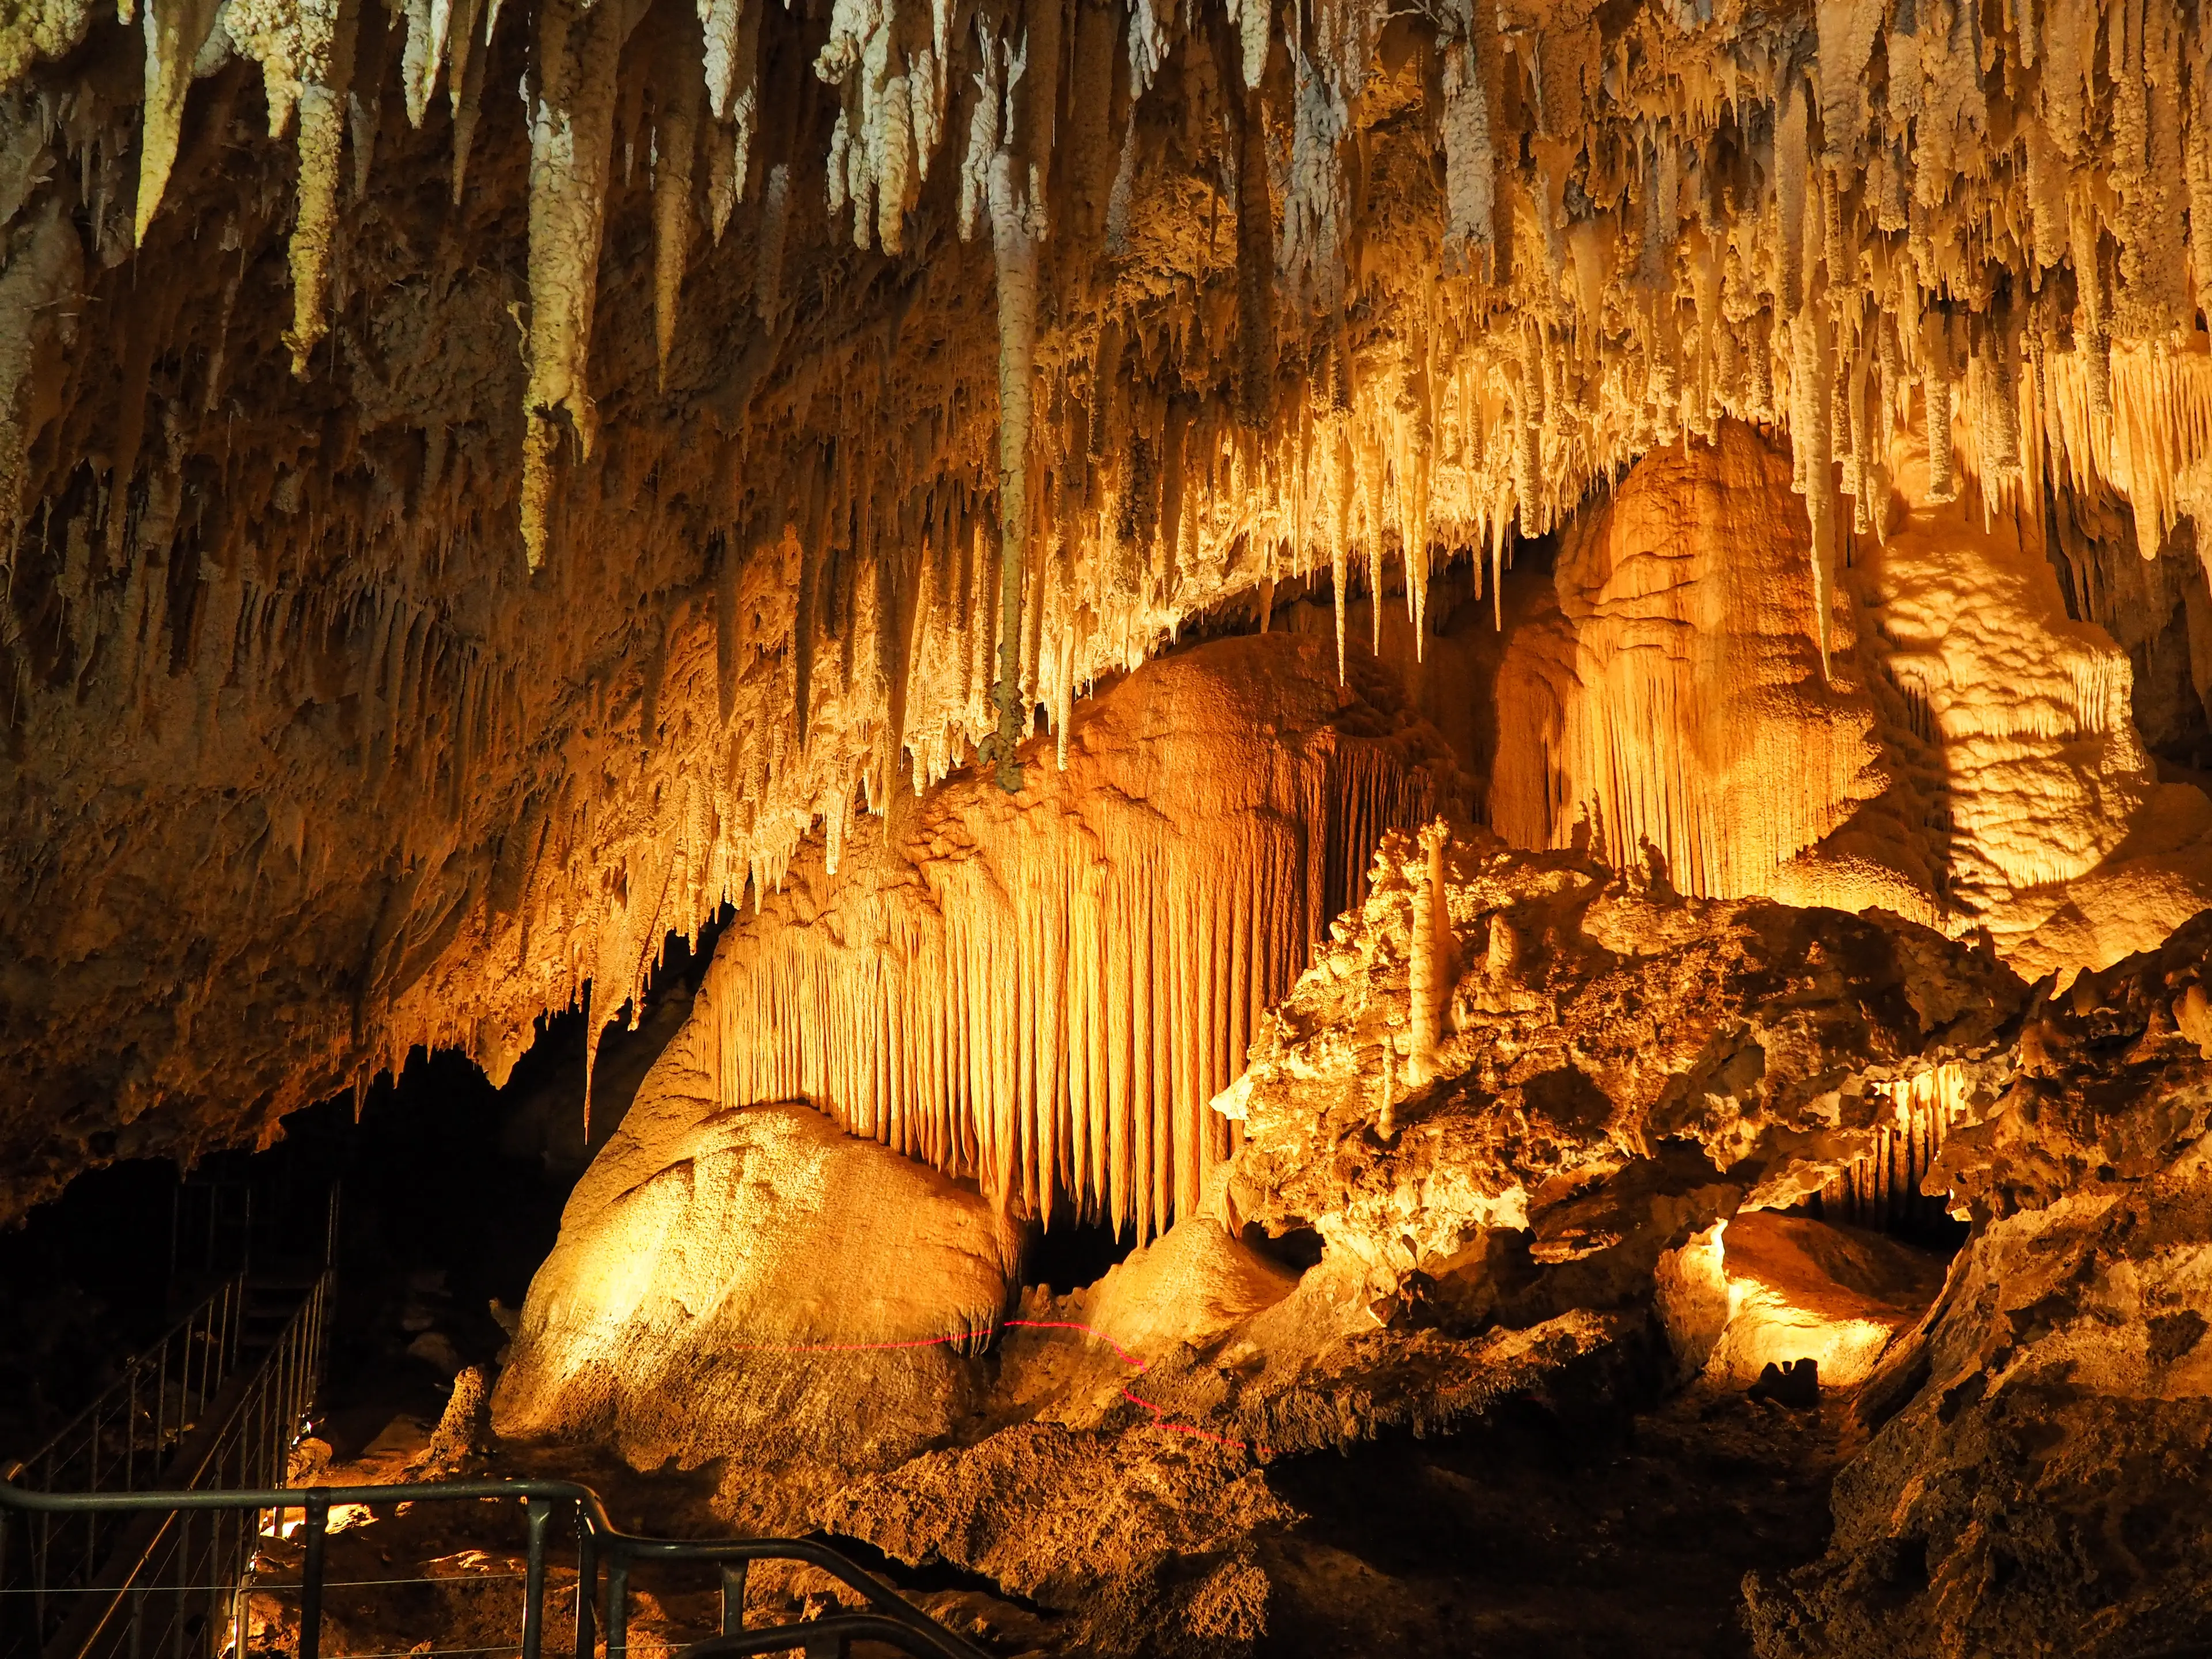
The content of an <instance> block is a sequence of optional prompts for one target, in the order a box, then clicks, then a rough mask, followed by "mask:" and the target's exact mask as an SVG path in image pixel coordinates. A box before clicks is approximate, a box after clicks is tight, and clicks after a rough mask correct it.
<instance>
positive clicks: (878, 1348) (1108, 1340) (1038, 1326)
mask: <svg viewBox="0 0 2212 1659" xmlns="http://www.w3.org/2000/svg"><path fill="white" fill-rule="evenodd" d="M1006 1325H1007V1326H1008V1327H1009V1328H1012V1327H1017V1326H1018V1327H1019V1328H1022V1329H1024V1330H1031V1331H1077V1332H1080V1333H1081V1334H1083V1335H1085V1336H1088V1337H1091V1338H1093V1339H1095V1340H1097V1341H1100V1342H1103V1343H1104V1344H1105V1345H1106V1346H1108V1347H1109V1348H1111V1349H1113V1350H1114V1352H1115V1354H1116V1355H1118V1356H1119V1357H1120V1358H1121V1363H1122V1364H1125V1365H1130V1366H1133V1367H1134V1368H1135V1369H1136V1370H1139V1371H1142V1370H1149V1369H1150V1368H1151V1362H1150V1361H1148V1360H1145V1359H1140V1358H1138V1357H1137V1356H1136V1355H1135V1354H1133V1353H1131V1352H1129V1351H1128V1350H1127V1348H1125V1347H1123V1346H1121V1344H1120V1343H1119V1342H1116V1341H1115V1340H1114V1339H1113V1338H1112V1337H1110V1336H1109V1335H1107V1334H1106V1333H1105V1332H1103V1331H1102V1330H1098V1329H1097V1328H1094V1327H1092V1326H1090V1325H1085V1324H1084V1323H1083V1322H1081V1321H1079V1320H1073V1319H1009V1320H1007V1321H1006ZM977 1334H978V1333H976V1332H975V1331H952V1332H948V1333H947V1334H945V1335H943V1336H920V1337H914V1338H911V1339H909V1340H905V1341H902V1342H749V1343H745V1344H744V1345H743V1346H739V1347H737V1348H735V1349H732V1350H730V1351H729V1352H736V1353H881V1352H896V1351H900V1350H904V1349H909V1348H936V1347H942V1346H945V1344H947V1343H951V1342H970V1341H973V1340H975V1337H976V1335H977ZM1121 1398H1122V1399H1124V1400H1126V1401H1128V1402H1129V1403H1130V1404H1131V1405H1133V1406H1138V1407H1143V1408H1144V1409H1145V1410H1146V1411H1148V1412H1150V1413H1152V1421H1153V1422H1154V1424H1155V1425H1158V1427H1160V1428H1163V1429H1165V1430H1167V1431H1169V1432H1170V1434H1187V1435H1188V1436H1190V1437H1192V1438H1193V1439H1196V1440H1210V1441H1212V1443H1214V1444H1215V1445H1217V1446H1225V1447H1227V1448H1228V1449H1230V1450H1231V1451H1243V1450H1246V1449H1248V1448H1247V1446H1246V1444H1245V1443H1244V1442H1243V1441H1242V1440H1231V1438H1230V1437H1228V1436H1227V1435H1225V1434H1216V1433H1214V1432H1213V1431H1212V1430H1211V1429H1201V1428H1200V1427H1199V1426H1198V1425H1196V1424H1195V1423H1185V1422H1182V1421H1179V1420H1177V1419H1173V1418H1170V1416H1169V1415H1168V1412H1167V1407H1164V1406H1161V1405H1156V1404H1155V1403H1154V1402H1152V1401H1149V1400H1147V1399H1146V1398H1145V1397H1144V1396H1143V1395H1138V1394H1133V1393H1132V1392H1131V1391H1130V1390H1129V1389H1127V1388H1124V1389H1121Z"/></svg>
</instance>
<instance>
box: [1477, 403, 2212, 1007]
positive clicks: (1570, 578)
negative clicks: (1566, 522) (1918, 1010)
mask: <svg viewBox="0 0 2212 1659" xmlns="http://www.w3.org/2000/svg"><path fill="white" fill-rule="evenodd" d="M1787 475H1788V457H1787V456H1786V455H1785V454H1784V453H1783V452H1781V451H1779V450H1778V449H1776V448H1775V447H1772V446H1771V445H1769V444H1767V443H1765V442H1764V441H1761V439H1760V438H1759V436H1758V435H1755V434H1753V433H1752V432H1751V431H1749V430H1747V429H1746V428H1742V427H1741V426H1737V425H1735V424H1734V423H1728V424H1725V425H1724V426H1723V429H1722V431H1721V434H1720V435H1719V440H1718V441H1717V443H1716V444H1715V445H1714V446H1713V447H1711V448H1705V447H1698V448H1695V449H1692V450H1690V451H1688V452H1686V453H1681V454H1677V453H1674V452H1673V451H1662V452H1661V453H1658V454H1656V455H1653V456H1651V457H1649V458H1647V459H1644V460H1643V461H1641V462H1639V463H1638V465H1636V467H1635V468H1634V469H1633V470H1632V471H1631V473H1630V474H1629V476H1628V477H1627V479H1626V481H1625V482H1624V483H1623V484H1622V486H1621V488H1620V490H1619V491H1618V492H1617V493H1616V494H1615V495H1614V496H1613V499H1612V500H1611V501H1608V502H1607V503H1606V504H1605V505H1604V506H1603V507H1601V508H1600V509H1598V510H1597V511H1595V513H1591V514H1589V516H1588V517H1586V518H1584V519H1581V520H1577V521H1576V523H1575V524H1574V526H1572V527H1571V529H1570V530H1569V532H1567V534H1566V535H1565V538H1564V539H1563V542H1562V545H1561V550H1560V554H1559V561H1558V563H1557V567H1556V569H1555V572H1554V575H1553V590H1554V592H1556V595H1557V605H1556V609H1553V608H1552V607H1551V606H1549V605H1541V606H1540V610H1539V611H1538V613H1537V614H1535V615H1534V616H1533V617H1531V619H1530V620H1529V622H1528V623H1527V624H1526V625H1524V626H1523V627H1522V628H1521V629H1519V630H1517V631H1516V633H1515V635H1514V636H1513V638H1512V640H1511V641H1510V645H1509V646H1508V648H1507V654H1506V661H1505V666H1504V669H1503V671H1501V674H1500V678H1499V682H1498V695H1499V698H1500V702H1501V704H1502V705H1504V706H1507V707H1513V708H1519V709H1522V710H1524V711H1525V712H1526V715H1527V718H1524V719H1522V720H1516V721H1501V725H1500V732H1501V739H1500V746H1499V750H1498V761H1497V764H1496V766H1495V768H1494V769H1493V770H1492V775H1491V778H1490V789H1489V811H1490V815H1491V819H1492V823H1494V824H1495V825H1496V826H1497V827H1498V829H1499V830H1500V832H1501V833H1503V834H1504V836H1507V837H1508V839H1510V840H1511V841H1513V842H1516V843H1517V844H1520V845H1522V846H1529V847H1567V846H1582V847H1585V848H1590V849H1592V850H1595V851H1596V852H1598V853H1600V854H1601V855H1603V856H1605V857H1607V859H1609V860H1611V861H1612V862H1613V863H1614V864H1616V865H1618V866H1622V867H1633V866H1638V865H1639V864H1643V863H1644V862H1646V861H1650V860H1656V862H1657V865H1658V866H1659V867H1660V868H1662V869H1663V871H1664V872H1666V875H1667V878H1668V880H1669V881H1671V882H1673V883H1674V884H1676V885H1678V886H1679V887H1680V889H1681V890H1683V891H1685V892H1688V893H1694V894H1699V895H1703V896H1714V897H1738V896H1745V895H1749V894H1754V893H1759V894H1765V895H1767V896H1771V897H1775V898H1780V899H1784V900H1787V901H1789V902H1795V903H1820V904H1836V905H1840V906H1843V907H1844V908H1850V909H1864V908H1869V907H1880V908H1884V909H1887V910H1892V911H1894V912H1897V913H1899V914H1900V915H1908V916H1911V917H1913V918H1915V919H1916V920H1919V921H1926V922H1928V923H1929V924H1930V925H1933V926H1936V927H1942V928H1944V929H1945V930H1946V931H1948V932H1950V933H1954V934H1966V933H1972V932H1973V931H1975V930H1978V929H1980V930H1986V931H1987V932H1988V933H1990V935H1991V937H1992V938H1993V939H1994V941H1995V943H1996V948H1997V949H1998V951H2000V953H2001V954H2002V955H2003V956H2004V957H2005V958H2006V959H2007V960H2008V962H2011V963H2013V964H2014V965H2015V966H2016V967H2017V968H2019V969H2020V970H2021V972H2022V973H2023V974H2024V975H2027V976H2028V977H2030V978H2033V977H2037V976H2039V975H2043V974H2045V973H2050V972H2053V971H2062V972H2064V973H2067V974H2071V973H2073V972H2074V971H2075V970H2077V969H2081V968H2084V967H2088V968H2102V967H2107V966H2109V965H2111V963H2113V962H2115V961H2117V960H2118V959H2119V958H2120V957H2123V956H2125V955H2128V954H2129V953H2130V952H2131V951H2136V950H2140V949H2142V948H2144V947H2146V946H2147V945H2154V944H2155V943H2157V942H2158V941H2159V940H2161V939H2164V938H2165V937H2166V934H2167V933H2170V932H2172V929H2173V928H2174V927H2178V926H2179V924H2180V923H2181V922H2182V921H2185V920H2187V919H2188V918H2189V917H2190V916H2191V915H2195V914H2196V912H2197V910H2199V909H2201V908H2204V906H2205V905H2206V904H2207V903H2208V902H2212V802H2208V800H2207V799H2206V797H2205V795H2204V793H2203V790H2202V789H2200V788H2198V787H2195V786H2194V785H2193V784H2189V783H2182V782H2165V781H2161V779H2160V774H2159V772H2158V770H2157V768H2156V766H2155V764H2154V760H2153V758H2152V757H2151V756H2150V754H2149V753H2148V752H2147V750H2146V749H2145V746H2144V744H2143V741H2142V735H2141V733H2140V732H2138V730H2137V728H2136V720H2135V714H2134V709H2133V707H2132V699H2131V695H2130V694H2131V691H2132V689H2133V688H2132V681H2133V674H2132V666H2131V664H2130V660H2129V659H2128V657H2127V656H2126V655H2125V654H2124V653H2123V651H2122V650H2121V649H2120V647H2118V644H2117V642H2116V641H2114V640H2113V638H2112V636H2111V635H2110V634H2108V633H2107V632H2106V630H2105V629H2103V628H2101V627H2100V626H2098V625H2097V624H2096V623H2093V622H2089V621H2085V620H2081V619H2078V618H2076V617H2069V615H2068V613H2067V610H2066V607H2065V605H2064V603H2063V599H2062V597H2061V594H2060V592H2059V587H2058V583H2057V579H2056V576H2055V574H2054V572H2053V569H2052V567H2051V562H2049V558H2048V554H2049V552H2050V550H2051V538H2050V537H2049V536H2048V535H2047V534H2046V533H2045V530H2044V527H2043V521H2042V520H2041V519H2039V518H2038V517H2034V516H2032V515H2028V514H2026V513H2020V512H2017V511H2015V512H2008V513H2004V514H2002V516H1996V517H1992V516H1991V515H1990V513H1987V512H1980V513H1976V514H1974V515H1972V517H1971V518H1970V516H1969V515H1968V513H1966V511H1965V510H1964V508H1963V507H1962V505H1961V504H1960V502H1959V501H1955V500H1952V501H1945V500H1942V499H1940V498H1939V497H1940V492H1939V491H1937V490H1936V489H1935V487H1934V486H1933V484H1932V483H1931V482H1930V473H1929V466H1928V465H1927V460H1926V456H1925V452H1924V450H1923V449H1920V448H1918V447H1916V446H1915V444H1914V443H1913V442H1911V441H1909V440H1900V441H1899V442H1897V443H1896V444H1895V445H1894V446H1893V448H1892V449H1891V450H1890V451H1889V453H1888V456H1887V466H1886V472H1885V476H1886V477H1887V479H1888V480H1889V484H1888V486H1887V488H1888V490H1889V493H1888V494H1887V495H1885V497H1884V500H1883V503H1882V506H1883V512H1884V514H1885V516H1884V517H1883V518H1882V520H1881V524H1880V526H1879V533H1878V534H1870V535H1869V536H1866V537H1864V538H1861V539H1860V540H1859V541H1858V542H1857V544H1855V552H1854V558H1853V561H1852V563H1851V564H1850V568H1848V569H1844V570H1840V571H1838V572H1837V573H1836V574H1835V576H1834V579H1833V580H1832V582H1831V583H1830V585H1829V599H1828V600H1827V601H1826V606H1825V609H1823V607H1822V605H1821V604H1820V584H1818V583H1817V582H1816V581H1815V580H1814V573H1813V568H1812V566H1811V565H1810V563H1808V559H1807V557H1806V556H1805V550H1804V547H1803V545H1802V540H1803V537H1804V535H1805V533H1806V532H1805V527H1804V520H1803V519H1802V515H1801V514H1799V513H1796V512H1795V511H1794V510H1793V507H1792V504H1791V503H1790V501H1789V498H1788V496H1787V494H1786V484H1787ZM1821 640H1825V653H1823V652H1822V651H1821V650H1819V649H1816V643H1817V642H1818V641H1821Z"/></svg>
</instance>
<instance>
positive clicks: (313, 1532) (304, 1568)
mask: <svg viewBox="0 0 2212 1659" xmlns="http://www.w3.org/2000/svg"><path fill="white" fill-rule="evenodd" d="M305 1514H306V1516H307V1519H306V1521H305V1522H302V1523H301V1525H302V1526H303V1528H305V1530H306V1532H307V1556H306V1559H303V1560H302V1561H301V1563H300V1659H319V1655H320V1654H321V1652H322V1646H323V1547H324V1546H325V1544H326V1543H328V1542H329V1541H330V1531H329V1528H330V1521H331V1499H330V1494H329V1493H327V1492H325V1491H324V1490H323V1489H322V1488H321V1487H319V1486H317V1487H313V1488H312V1489H310V1490H309V1492H308V1493H307V1507H306V1510H305Z"/></svg>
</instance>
